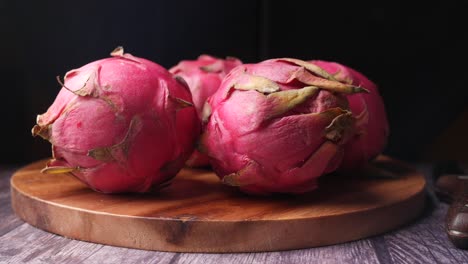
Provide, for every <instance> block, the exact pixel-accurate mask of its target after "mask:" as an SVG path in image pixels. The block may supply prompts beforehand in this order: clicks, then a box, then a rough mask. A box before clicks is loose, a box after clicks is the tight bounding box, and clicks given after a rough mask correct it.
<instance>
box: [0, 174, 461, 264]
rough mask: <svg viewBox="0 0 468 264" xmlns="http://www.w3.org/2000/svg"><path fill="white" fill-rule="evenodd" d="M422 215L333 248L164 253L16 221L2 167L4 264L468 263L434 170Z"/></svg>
mask: <svg viewBox="0 0 468 264" xmlns="http://www.w3.org/2000/svg"><path fill="white" fill-rule="evenodd" d="M419 168H420V170H422V171H423V172H424V173H425V175H426V176H427V179H428V183H429V187H428V192H427V193H428V206H427V207H426V209H425V212H424V213H423V216H421V217H420V218H418V219H417V220H415V221H413V222H412V223H410V224H408V225H406V226H404V227H402V228H400V229H398V230H395V231H392V232H389V233H386V234H384V235H380V236H375V237H372V238H369V239H363V240H358V241H354V242H349V243H343V244H338V245H333V246H326V247H318V248H311V249H303V250H291V251H281V252H267V253H243V254H194V253H166V252H157V251H145V250H137V249H127V248H119V247H112V246H103V245H99V244H94V243H88V242H82V241H77V240H71V239H67V238H64V237H61V236H57V235H54V234H51V233H48V232H45V231H42V230H40V229H37V228H34V227H32V226H30V225H29V224H27V223H24V222H22V221H21V220H20V219H19V218H17V217H16V216H15V215H14V214H13V211H12V210H11V207H10V191H9V188H10V186H9V180H10V176H11V175H12V173H13V172H14V171H15V170H16V169H17V168H6V167H0V263H203V264H210V263H217V264H219V263H238V264H240V263H468V251H463V250H459V249H457V248H455V247H454V246H453V245H451V244H450V241H449V240H448V238H447V236H446V234H445V231H444V223H443V219H444V217H445V214H446V211H447V208H448V206H447V205H446V204H443V203H439V201H438V199H437V198H436V197H435V196H434V193H433V189H432V184H433V183H432V181H431V178H430V176H431V167H430V166H419Z"/></svg>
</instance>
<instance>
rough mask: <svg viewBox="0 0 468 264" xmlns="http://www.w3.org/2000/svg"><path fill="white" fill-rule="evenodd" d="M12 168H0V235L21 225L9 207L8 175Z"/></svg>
mask: <svg viewBox="0 0 468 264" xmlns="http://www.w3.org/2000/svg"><path fill="white" fill-rule="evenodd" d="M13 172H14V169H2V168H0V236H2V235H3V234H5V233H7V232H9V231H10V230H12V229H14V228H16V227H17V226H19V225H21V224H22V223H23V221H21V220H20V219H19V218H18V217H16V216H15V215H14V213H13V210H12V209H11V203H10V176H11V175H12V174H13Z"/></svg>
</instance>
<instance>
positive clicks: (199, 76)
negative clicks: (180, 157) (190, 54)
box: [169, 55, 242, 167]
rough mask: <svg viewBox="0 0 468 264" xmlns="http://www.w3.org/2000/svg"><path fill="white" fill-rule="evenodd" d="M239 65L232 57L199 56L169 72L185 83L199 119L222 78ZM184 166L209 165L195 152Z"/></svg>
mask: <svg viewBox="0 0 468 264" xmlns="http://www.w3.org/2000/svg"><path fill="white" fill-rule="evenodd" d="M241 64H242V62H241V61H240V60H238V59H236V58H233V57H227V58H226V59H225V60H223V59H219V58H215V57H213V56H209V55H201V56H199V57H198V59H197V60H184V61H181V62H179V64H177V65H176V66H174V67H172V68H171V69H170V70H169V71H170V72H171V73H173V74H175V75H177V76H180V77H182V78H183V79H184V80H185V81H186V82H187V84H188V86H189V88H190V91H191V92H192V97H193V103H194V104H195V108H196V109H197V113H198V115H199V117H201V116H202V110H203V106H204V105H205V102H206V99H208V97H209V96H211V95H212V94H213V93H214V92H216V90H217V89H218V88H219V85H220V84H221V81H222V79H223V78H224V76H226V74H228V73H229V72H230V71H231V70H232V69H233V68H234V67H236V66H238V65H241ZM186 164H187V165H188V166H190V167H204V166H208V165H209V159H208V157H207V156H206V155H204V154H202V153H200V152H198V151H197V150H195V151H194V152H193V154H192V156H190V158H189V160H187V162H186Z"/></svg>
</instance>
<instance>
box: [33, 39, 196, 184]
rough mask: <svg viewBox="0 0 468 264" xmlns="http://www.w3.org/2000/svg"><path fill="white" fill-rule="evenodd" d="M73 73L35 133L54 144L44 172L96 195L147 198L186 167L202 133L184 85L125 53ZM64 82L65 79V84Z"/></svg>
mask: <svg viewBox="0 0 468 264" xmlns="http://www.w3.org/2000/svg"><path fill="white" fill-rule="evenodd" d="M111 55H112V56H113V57H111V58H106V59H102V60H98V61H95V62H91V63H89V64H87V65H85V66H83V67H81V68H79V69H75V70H72V71H69V72H67V74H66V75H65V78H64V79H65V80H64V84H62V86H63V87H62V89H61V91H60V93H59V94H58V95H57V98H56V99H55V101H54V103H53V104H52V105H51V106H50V107H49V109H48V110H47V112H46V113H44V114H42V115H39V116H38V117H37V125H35V126H34V127H33V129H32V134H33V135H39V136H41V137H42V138H44V139H46V140H49V141H50V142H51V144H52V157H53V158H52V159H51V160H50V161H49V162H48V164H47V167H46V168H44V169H43V172H44V173H71V174H73V175H74V176H76V177H77V178H78V179H80V180H81V181H83V182H84V183H86V184H87V185H88V186H89V187H91V188H92V189H94V190H96V191H100V192H104V193H116V192H146V191H149V190H150V189H151V187H152V186H159V187H163V186H164V185H166V184H168V182H169V180H170V179H171V178H172V177H173V176H175V175H176V173H177V172H178V171H179V170H180V169H181V168H182V166H183V164H184V162H185V161H186V160H187V158H188V157H189V155H190V153H191V152H192V151H193V147H194V144H195V140H196V138H197V137H198V135H199V129H200V127H199V126H200V125H199V119H198V117H197V114H196V110H195V108H194V107H193V105H192V103H191V102H192V99H191V95H190V92H189V90H188V88H187V87H186V86H184V82H179V81H177V79H176V78H174V77H173V76H172V75H171V74H170V73H169V72H168V71H167V70H165V69H164V68H162V67H161V66H159V65H157V64H155V63H153V62H151V61H148V60H146V59H142V58H138V57H134V56H132V55H131V54H124V53H123V49H122V48H120V47H119V48H117V49H116V50H114V51H113V52H112V53H111ZM59 81H60V80H59Z"/></svg>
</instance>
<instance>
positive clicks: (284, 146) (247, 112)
mask: <svg viewBox="0 0 468 264" xmlns="http://www.w3.org/2000/svg"><path fill="white" fill-rule="evenodd" d="M361 92H367V91H366V90H365V89H362V88H361V87H358V86H354V85H351V84H347V83H344V82H339V81H337V80H336V79H334V77H333V76H331V75H329V74H328V73H327V72H326V71H324V70H323V69H321V68H320V67H318V66H316V65H314V64H311V63H308V62H305V61H302V60H297V59H291V58H282V59H271V60H267V61H263V62H261V63H257V64H244V65H241V66H238V67H236V68H235V69H233V70H232V71H231V72H230V73H229V74H228V75H227V76H226V78H225V79H224V80H223V82H222V83H221V86H220V88H219V89H218V90H217V91H216V92H215V93H214V94H213V96H211V97H210V98H209V99H208V104H207V105H206V106H205V109H204V111H203V117H202V119H204V120H206V122H207V124H206V128H205V131H204V132H203V134H202V136H201V140H200V149H201V150H202V151H203V152H204V153H206V154H207V155H208V156H209V157H210V159H211V164H212V167H213V169H214V171H215V172H216V173H217V175H218V176H219V177H220V178H221V179H222V182H223V183H225V184H228V185H231V186H237V187H239V188H240V190H241V191H244V192H246V193H249V194H255V195H267V194H271V193H293V194H299V193H304V192H308V191H311V190H314V189H316V188H317V179H318V178H319V177H320V176H322V175H324V174H327V173H330V172H333V171H335V170H336V169H337V168H338V166H339V165H340V163H341V160H342V157H343V149H344V145H345V144H346V143H347V142H348V141H349V139H350V138H351V137H352V136H353V134H354V132H355V123H356V122H357V120H356V119H355V118H354V117H353V115H352V113H351V112H350V111H349V107H348V101H347V99H346V95H347V94H354V93H361Z"/></svg>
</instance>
